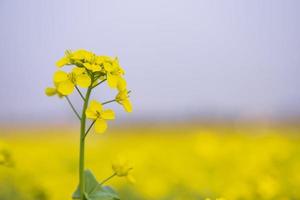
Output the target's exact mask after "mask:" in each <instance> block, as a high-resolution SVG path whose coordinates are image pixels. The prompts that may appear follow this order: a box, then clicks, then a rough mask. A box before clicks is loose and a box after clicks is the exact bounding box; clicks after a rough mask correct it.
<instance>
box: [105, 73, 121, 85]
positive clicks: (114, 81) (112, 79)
mask: <svg viewBox="0 0 300 200" xmlns="http://www.w3.org/2000/svg"><path fill="white" fill-rule="evenodd" d="M118 80H119V77H118V76H115V75H111V74H107V83H108V86H109V87H111V88H116V87H117V84H118Z"/></svg>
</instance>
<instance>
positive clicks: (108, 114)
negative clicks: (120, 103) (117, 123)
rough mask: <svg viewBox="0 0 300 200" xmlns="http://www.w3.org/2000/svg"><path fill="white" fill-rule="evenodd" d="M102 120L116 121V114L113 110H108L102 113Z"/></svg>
mask: <svg viewBox="0 0 300 200" xmlns="http://www.w3.org/2000/svg"><path fill="white" fill-rule="evenodd" d="M101 118H102V119H115V113H114V111H113V110H111V109H107V110H104V111H102V112H101Z"/></svg>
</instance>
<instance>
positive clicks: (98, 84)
mask: <svg viewBox="0 0 300 200" xmlns="http://www.w3.org/2000/svg"><path fill="white" fill-rule="evenodd" d="M104 81H106V79H104V80H102V81H100V82H99V83H97V84H96V85H94V86H93V88H95V87H97V86H98V85H100V84H101V83H103V82H104Z"/></svg>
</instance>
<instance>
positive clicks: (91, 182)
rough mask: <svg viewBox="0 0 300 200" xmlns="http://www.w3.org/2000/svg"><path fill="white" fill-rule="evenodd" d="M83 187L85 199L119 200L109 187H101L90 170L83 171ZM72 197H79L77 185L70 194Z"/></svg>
mask: <svg viewBox="0 0 300 200" xmlns="http://www.w3.org/2000/svg"><path fill="white" fill-rule="evenodd" d="M84 177H85V187H84V198H85V200H120V197H119V195H118V194H117V193H116V192H115V191H114V190H113V189H112V188H110V187H108V186H104V187H102V186H101V185H100V184H99V183H98V181H97V179H96V178H95V176H94V175H93V173H92V172H91V171H90V170H85V171H84ZM72 198H73V199H80V189H79V186H78V187H77V189H76V191H75V192H74V193H73V195H72Z"/></svg>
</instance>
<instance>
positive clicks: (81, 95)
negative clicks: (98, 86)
mask: <svg viewBox="0 0 300 200" xmlns="http://www.w3.org/2000/svg"><path fill="white" fill-rule="evenodd" d="M75 88H76V90H77V92H78V93H79V95H80V97H81V98H82V100H83V101H85V98H84V96H83V94H82V93H81V92H80V90H79V88H78V87H77V86H76V85H75Z"/></svg>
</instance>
